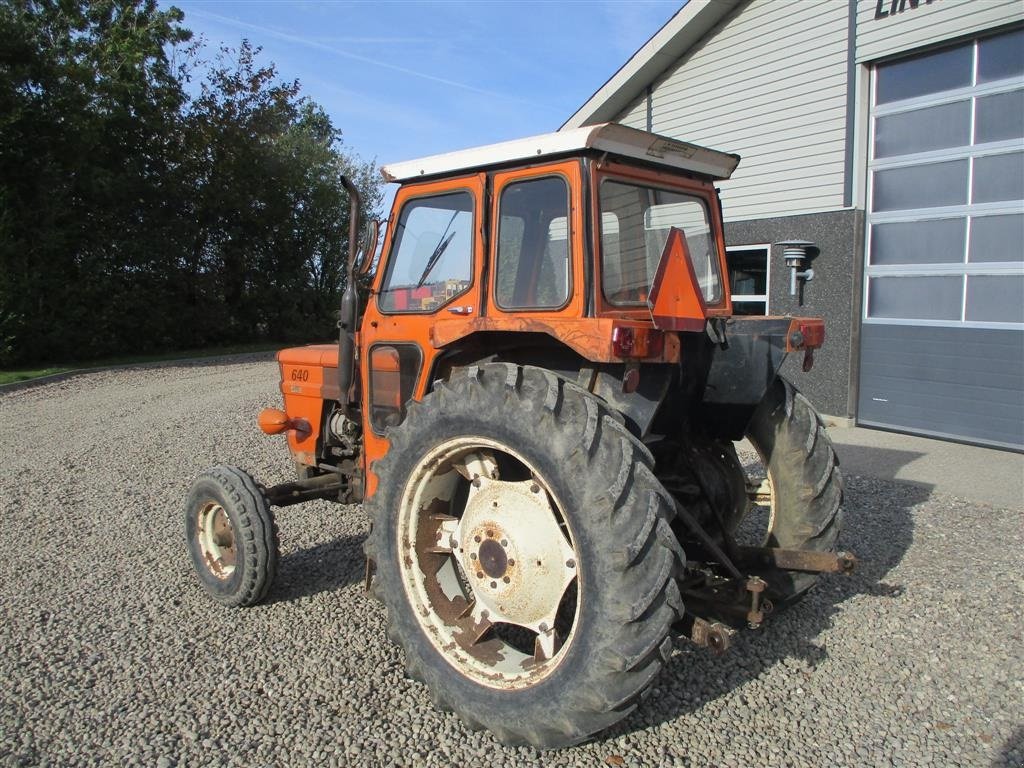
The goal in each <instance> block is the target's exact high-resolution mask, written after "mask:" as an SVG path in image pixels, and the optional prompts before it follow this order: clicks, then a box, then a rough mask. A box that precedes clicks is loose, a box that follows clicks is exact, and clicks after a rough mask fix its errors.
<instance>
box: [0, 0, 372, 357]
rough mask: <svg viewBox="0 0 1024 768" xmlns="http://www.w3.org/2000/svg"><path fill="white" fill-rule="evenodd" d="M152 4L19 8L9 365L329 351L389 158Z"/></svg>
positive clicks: (11, 41)
mask: <svg viewBox="0 0 1024 768" xmlns="http://www.w3.org/2000/svg"><path fill="white" fill-rule="evenodd" d="M183 19H184V17H183V14H182V13H181V11H179V10H177V9H176V8H171V9H169V10H167V11H159V10H157V8H156V4H155V2H153V1H152V0H150V1H143V0H94V1H93V2H88V1H87V0H63V1H62V2H60V1H58V0H43V1H39V2H34V1H30V0H0V342H2V343H0V364H5V363H10V362H28V361H46V360H66V359H75V358H79V359H80V358H87V357H94V356H98V355H103V354H110V353H126V352H142V351H150V350H158V349H173V348H182V347H192V346H200V345H206V344H216V343H227V342H238V341H250V340H256V339H275V340H285V339H288V340H291V339H314V338H327V337H329V336H330V335H332V333H333V328H334V322H335V307H336V305H337V301H338V296H339V293H338V291H339V288H340V287H341V282H342V276H343V272H344V270H343V267H342V265H343V264H344V260H345V258H346V254H345V233H346V232H347V226H348V205H347V201H346V200H345V195H344V192H343V191H342V187H341V185H340V183H339V180H338V176H339V174H340V173H342V172H345V173H347V174H348V175H349V176H350V177H351V178H353V179H354V180H355V181H356V183H357V184H358V185H359V187H360V189H361V190H362V193H363V195H364V200H365V201H366V202H367V203H368V207H371V208H373V207H376V205H378V204H379V202H380V183H379V181H378V179H377V178H376V175H375V173H374V171H375V168H374V167H373V164H372V163H371V164H367V163H364V162H362V161H360V160H359V159H358V158H357V157H356V156H354V155H352V154H350V153H349V152H348V151H346V149H345V148H344V145H343V143H342V140H341V133H340V131H339V130H338V129H337V128H336V127H335V126H333V125H332V124H331V121H330V119H329V118H328V117H327V115H326V114H325V113H324V112H323V110H322V109H320V107H318V106H317V105H316V104H314V103H313V102H311V101H309V100H308V99H305V98H303V97H302V96H301V92H300V88H299V84H298V83H297V82H287V81H281V80H280V79H279V77H278V74H277V71H276V69H275V67H274V66H273V65H272V64H262V63H260V62H259V61H258V56H259V49H258V48H255V47H253V46H252V45H250V44H249V43H248V42H244V43H243V44H242V46H241V47H240V48H239V49H238V50H237V51H230V50H222V51H221V52H220V53H219V54H218V55H217V56H216V57H215V58H214V61H213V63H212V64H211V65H210V66H209V67H205V68H202V69H203V71H204V72H205V74H204V75H203V76H202V81H201V85H200V88H199V92H198V94H197V95H196V96H195V97H194V98H193V97H190V96H189V94H188V91H187V89H186V87H185V84H186V82H187V81H188V80H189V79H190V78H192V77H194V76H196V75H197V74H198V73H199V71H200V69H201V66H200V61H199V55H200V47H199V46H198V45H197V44H194V43H192V42H191V38H192V34H191V32H189V31H188V30H187V29H186V28H185V27H184V26H183Z"/></svg>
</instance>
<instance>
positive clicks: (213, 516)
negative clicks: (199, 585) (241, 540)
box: [196, 501, 237, 581]
mask: <svg viewBox="0 0 1024 768" xmlns="http://www.w3.org/2000/svg"><path fill="white" fill-rule="evenodd" d="M196 538H197V539H198V541H199V551H200V554H202V557H203V563H205V565H206V567H207V569H208V570H209V571H210V573H212V574H213V575H214V576H215V577H217V578H218V579H220V580H221V581H226V580H228V579H230V578H231V576H232V574H234V572H235V566H236V563H237V552H236V549H235V531H234V528H233V527H232V525H231V518H230V517H228V513H227V511H226V510H225V509H224V507H223V506H221V505H220V504H218V503H217V502H215V501H208V502H206V503H205V504H203V506H202V507H200V508H199V512H198V513H197V514H196Z"/></svg>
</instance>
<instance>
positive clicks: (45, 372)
mask: <svg viewBox="0 0 1024 768" xmlns="http://www.w3.org/2000/svg"><path fill="white" fill-rule="evenodd" d="M70 370H71V369H70V368H31V369H25V370H17V371H0V385H3V384H14V383H16V382H19V381H28V380H29V379H39V378H42V377H43V376H52V375H53V374H55V373H64V371H70Z"/></svg>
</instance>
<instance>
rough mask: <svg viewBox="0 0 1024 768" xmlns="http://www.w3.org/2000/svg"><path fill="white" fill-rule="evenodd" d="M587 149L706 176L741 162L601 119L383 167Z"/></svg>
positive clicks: (392, 177) (412, 172) (722, 174)
mask: <svg viewBox="0 0 1024 768" xmlns="http://www.w3.org/2000/svg"><path fill="white" fill-rule="evenodd" d="M586 149H592V150H597V151H598V152H607V153H608V154H611V155H619V156H622V157H627V158H632V159H636V160H643V161H644V162H647V163H654V164H655V165H660V166H664V167H666V168H671V169H679V170H684V171H689V172H691V173H697V174H701V175H703V176H709V177H711V178H712V179H728V178H729V177H730V176H731V175H732V172H733V171H735V170H736V166H737V165H738V164H739V162H740V156H739V155H731V154H727V153H725V152H718V151H716V150H713V149H707V148H705V147H699V146H697V145H696V144H688V143H687V142H685V141H678V140H676V139H671V138H669V137H668V136H659V135H658V134H655V133H648V132H647V131H640V130H637V129H636V128H629V127H627V126H625V125H619V124H618V123H602V124H600V125H590V126H586V127H583V128H572V129H569V130H562V131H558V132H556V133H545V134H542V135H540V136H531V137H529V138H527V139H516V140H515V141H504V142H502V143H500V144H490V145H488V146H486V147H474V148H472V149H463V150H460V151H458V152H448V153H445V154H443V155H431V156H429V157H423V158H420V159H419V160H408V161H406V162H403V163H390V164H388V165H385V166H384V167H383V168H381V173H382V174H383V176H384V178H385V179H387V180H388V181H397V182H405V181H412V180H414V179H419V178H426V177H428V176H438V175H441V174H450V173H453V172H456V171H468V170H470V169H474V168H485V167H488V166H493V165H502V164H504V163H514V162H517V161H526V160H543V159H545V158H547V157H551V156H555V155H566V154H573V153H578V152H580V151H582V150H586Z"/></svg>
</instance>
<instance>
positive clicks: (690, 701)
mask: <svg viewBox="0 0 1024 768" xmlns="http://www.w3.org/2000/svg"><path fill="white" fill-rule="evenodd" d="M845 484H846V494H845V502H844V510H845V511H844V522H843V530H842V533H841V534H840V539H839V548H840V549H843V550H847V551H851V552H853V553H855V554H856V555H857V556H858V559H859V563H858V567H857V570H856V571H855V572H854V573H853V574H852V575H850V576H839V575H829V576H823V577H822V579H821V581H819V583H818V584H817V585H816V586H815V588H814V589H813V590H812V591H811V592H810V593H808V594H807V596H806V597H805V598H804V599H803V600H802V601H800V602H799V603H798V604H797V605H795V606H792V607H791V608H789V609H788V610H787V611H784V612H780V613H779V614H778V615H776V616H774V617H771V618H769V620H768V621H767V622H766V623H765V624H764V626H763V627H762V628H761V629H760V630H757V631H749V630H748V631H744V630H740V631H739V632H738V633H737V634H736V636H735V637H734V641H733V645H732V648H731V649H730V650H729V651H728V652H727V653H726V654H725V655H723V656H720V657H715V656H713V655H711V654H710V653H709V652H708V651H705V650H703V649H700V648H697V647H695V646H691V645H689V643H688V642H687V641H685V640H677V641H676V646H677V647H678V648H681V649H682V651H683V652H682V653H679V654H676V655H674V656H673V657H672V659H671V660H670V661H669V663H668V664H667V665H666V667H665V669H664V670H663V671H662V674H661V676H660V677H658V678H657V679H656V681H655V683H654V686H655V688H656V689H660V691H659V696H658V700H657V701H656V702H653V701H651V700H648V702H645V703H644V704H642V705H641V706H640V707H639V708H638V709H637V711H636V712H634V713H633V714H632V715H630V717H628V718H627V719H626V720H625V721H623V723H621V724H620V725H619V726H618V727H615V728H613V729H611V730H609V731H607V732H605V733H604V734H602V735H600V736H599V737H598V740H599V741H604V740H605V739H612V738H615V737H617V736H620V735H622V734H624V733H631V732H633V731H639V730H643V729H645V728H649V727H651V726H652V725H658V724H661V723H664V722H669V721H672V720H675V719H676V718H678V717H680V716H682V715H685V714H688V713H690V712H694V711H697V710H699V709H701V708H702V707H704V706H705V705H706V704H708V703H710V702H713V701H715V700H716V699H719V698H721V697H722V696H724V695H726V694H727V693H729V692H730V691H732V690H734V689H735V688H738V687H740V686H742V685H744V684H746V683H749V682H750V681H752V680H754V679H756V678H757V677H759V676H760V675H762V674H763V673H764V672H766V671H767V670H768V669H770V668H771V667H773V666H774V665H776V664H778V663H781V662H783V661H785V660H787V659H797V660H800V661H802V662H804V665H805V669H804V671H803V672H802V674H804V675H805V676H807V677H808V678H809V677H810V676H811V674H812V671H813V668H814V667H816V666H817V665H818V664H820V663H821V662H823V661H824V660H825V659H826V658H827V657H828V650H827V648H826V647H824V646H823V645H819V644H818V643H816V642H815V638H817V636H818V635H820V634H821V633H822V632H823V631H825V630H827V629H828V628H829V627H831V626H832V624H833V621H834V619H835V617H836V616H837V614H838V613H839V612H840V611H841V606H842V604H843V603H844V602H846V601H847V600H849V599H850V598H851V597H853V596H854V595H871V596H872V597H875V598H878V599H879V600H897V599H900V597H901V595H902V594H903V587H902V585H900V584H891V583H888V582H887V581H885V577H886V575H887V574H888V573H889V572H890V571H891V570H892V569H893V568H894V567H896V566H897V565H898V564H899V563H900V561H901V560H902V559H903V556H904V555H905V554H906V552H907V550H908V549H909V548H910V545H911V542H912V541H913V520H912V517H911V509H912V508H913V507H914V506H915V505H917V504H920V503H921V502H923V501H925V500H927V499H928V498H929V496H930V488H928V487H924V486H920V485H914V484H910V483H894V482H891V481H886V480H876V479H873V478H863V477H849V478H847V479H846V483H845ZM652 699H653V697H652Z"/></svg>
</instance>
